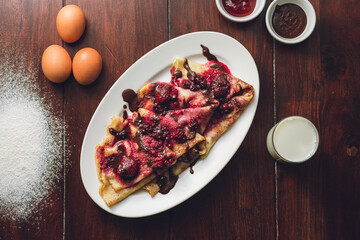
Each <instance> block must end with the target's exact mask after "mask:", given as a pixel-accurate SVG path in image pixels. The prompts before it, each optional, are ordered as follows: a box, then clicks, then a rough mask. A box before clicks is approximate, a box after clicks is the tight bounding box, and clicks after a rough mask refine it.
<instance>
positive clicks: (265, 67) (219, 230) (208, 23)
mask: <svg viewBox="0 0 360 240" xmlns="http://www.w3.org/2000/svg"><path fill="white" fill-rule="evenodd" d="M170 3H171V6H170V16H171V19H170V23H171V28H170V33H171V37H176V36H178V35H181V34H185V33H188V32H194V31H200V30H212V31H218V32H222V33H225V34H228V35H230V36H232V37H234V38H235V39H237V40H238V41H239V42H240V43H242V44H243V45H244V46H245V47H246V48H247V49H248V50H249V52H250V53H251V54H252V56H253V57H254V59H255V62H256V64H257V67H258V70H259V74H260V86H261V90H260V100H259V105H258V109H257V113H256V116H255V119H254V122H253V124H252V127H251V128H250V130H249V133H248V135H247V137H246V138H245V140H244V142H243V144H242V145H241V147H240V148H239V150H238V151H237V153H236V154H235V155H234V157H233V158H232V160H231V161H230V163H229V164H228V165H227V166H226V167H225V168H224V169H223V171H222V172H221V173H220V174H219V176H217V177H216V178H215V179H214V180H213V181H212V182H211V183H210V184H209V185H208V186H206V187H205V189H203V190H202V191H200V192H199V193H197V194H196V195H195V196H194V197H192V198H191V199H190V200H188V201H186V202H185V203H183V204H181V205H180V206H178V207H176V208H174V209H173V210H172V213H173V217H172V222H173V227H172V228H173V233H172V236H173V238H174V239H269V238H270V239H271V238H274V237H275V188H274V186H275V182H274V180H275V178H274V161H273V160H272V159H271V157H270V156H269V155H268V154H267V150H266V146H265V138H266V134H267V131H268V130H269V128H270V127H271V126H272V124H273V104H272V103H273V84H272V64H271V63H272V40H271V38H270V36H269V35H268V34H267V32H266V31H267V30H266V27H265V23H264V16H265V11H264V12H263V13H262V14H261V15H260V16H259V17H258V18H256V19H255V20H253V21H251V22H248V23H243V24H238V23H233V22H230V21H228V20H227V19H225V18H224V17H222V15H220V13H219V12H218V10H217V8H216V6H215V1H180V0H178V1H170ZM239 67H241V66H239ZM256 94H258V93H256ZM204 161H206V159H205V160H204ZM195 174H196V172H195Z"/></svg>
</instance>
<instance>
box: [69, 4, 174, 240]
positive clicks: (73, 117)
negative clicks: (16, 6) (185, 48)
mask: <svg viewBox="0 0 360 240" xmlns="http://www.w3.org/2000/svg"><path fill="white" fill-rule="evenodd" d="M70 3H74V4H76V5H78V6H80V7H81V8H82V9H83V11H84V13H85V16H86V21H87V22H86V30H85V34H84V36H83V37H82V38H81V39H80V41H79V42H76V43H75V44H71V45H68V44H66V45H65V48H66V49H67V50H68V51H69V52H70V53H71V55H72V56H73V55H74V54H75V53H76V52H77V51H78V50H79V49H81V48H83V47H92V48H95V49H96V50H97V51H98V52H99V53H100V54H101V56H102V58H103V69H102V73H101V75H100V77H99V79H98V80H97V81H96V82H95V83H93V84H92V85H90V86H87V87H83V86H80V85H78V84H77V83H76V82H75V81H74V79H73V78H71V79H69V81H68V82H67V84H66V86H65V120H66V124H67V126H68V129H67V139H68V140H69V144H68V150H69V151H68V152H69V156H68V158H67V161H68V164H69V167H68V172H67V175H66V176H67V177H66V239H85V238H90V239H96V238H100V239H118V238H119V239H120V238H121V239H164V238H167V237H168V236H169V234H170V233H169V229H170V224H169V212H166V213H164V214H159V215H156V216H153V217H149V218H142V219H127V218H121V217H115V216H112V215H111V214H109V213H107V212H105V211H104V210H102V209H100V208H99V207H98V206H97V205H96V204H95V203H94V202H93V201H92V200H91V198H90V197H89V196H88V194H87V193H86V191H85V189H84V186H83V184H82V181H81V179H80V167H79V166H80V161H79V159H80V149H81V144H82V140H83V136H84V133H85V130H86V128H87V125H88V123H89V121H90V118H91V117H92V115H93V113H94V111H95V109H96V107H97V105H98V104H99V102H100V100H101V99H102V98H103V97H104V95H105V93H106V92H107V91H108V90H109V88H110V87H111V86H112V84H113V83H114V82H115V81H116V80H117V79H118V78H119V77H120V75H121V74H122V73H123V72H124V71H125V70H126V69H127V68H128V67H130V65H131V64H133V63H134V62H135V61H136V60H137V59H138V58H140V57H141V56H142V55H144V54H145V53H146V52H148V51H150V50H151V49H152V48H154V47H156V46H157V45H159V44H161V43H163V42H165V41H166V40H167V6H166V1H164V0H156V1H141V0H137V1H103V2H99V1H97V2H95V1H86V0H83V1H71V2H70V1H67V2H66V4H70ZM116 104H117V103H114V105H116ZM115 107H116V106H115ZM104 136H105V133H104ZM94 147H95V146H94ZM94 161H95V160H94Z"/></svg>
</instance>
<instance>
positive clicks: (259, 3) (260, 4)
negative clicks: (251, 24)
mask: <svg viewBox="0 0 360 240" xmlns="http://www.w3.org/2000/svg"><path fill="white" fill-rule="evenodd" d="M215 2H216V7H217V8H218V10H219V12H220V13H221V14H222V15H223V16H224V17H226V18H227V19H229V20H231V21H233V22H247V21H250V20H252V19H254V18H256V17H257V16H259V14H260V13H261V12H262V10H263V9H264V6H265V2H266V0H256V5H255V8H254V11H253V12H252V13H250V14H249V15H248V16H245V17H235V16H233V15H231V14H230V13H228V12H227V11H226V10H225V8H224V6H223V4H222V0H215Z"/></svg>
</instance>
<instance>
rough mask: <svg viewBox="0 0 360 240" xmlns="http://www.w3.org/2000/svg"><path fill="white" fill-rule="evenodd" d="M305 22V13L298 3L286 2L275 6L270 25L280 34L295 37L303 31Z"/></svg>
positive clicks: (285, 36)
mask: <svg viewBox="0 0 360 240" xmlns="http://www.w3.org/2000/svg"><path fill="white" fill-rule="evenodd" d="M306 23H307V18H306V14H305V12H304V10H303V9H302V8H301V7H299V6H298V5H296V4H292V3H287V4H283V5H277V6H276V7H275V11H274V14H273V17H272V25H273V28H274V30H275V32H276V33H277V34H279V35H280V36H282V37H284V38H295V37H297V36H299V35H300V34H301V33H303V32H304V30H305V27H306Z"/></svg>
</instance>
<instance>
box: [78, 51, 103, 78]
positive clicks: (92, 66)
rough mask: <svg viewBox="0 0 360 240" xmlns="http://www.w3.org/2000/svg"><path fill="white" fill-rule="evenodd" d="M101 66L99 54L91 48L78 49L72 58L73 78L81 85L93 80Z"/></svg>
mask: <svg viewBox="0 0 360 240" xmlns="http://www.w3.org/2000/svg"><path fill="white" fill-rule="evenodd" d="M101 68H102V60H101V56H100V54H99V53H98V52H97V51H96V50H95V49H93V48H83V49H81V50H79V51H78V52H77V53H76V54H75V56H74V59H73V74H74V77H75V80H76V81H77V82H78V83H79V84H81V85H88V84H90V83H92V82H94V81H95V80H96V79H97V78H98V76H99V74H100V72H101Z"/></svg>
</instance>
